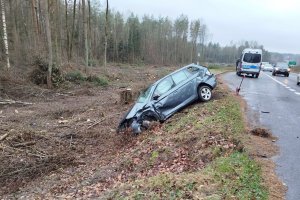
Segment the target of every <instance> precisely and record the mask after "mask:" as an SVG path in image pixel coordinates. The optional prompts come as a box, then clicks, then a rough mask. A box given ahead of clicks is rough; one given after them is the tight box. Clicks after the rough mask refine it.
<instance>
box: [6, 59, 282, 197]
mask: <svg viewBox="0 0 300 200" xmlns="http://www.w3.org/2000/svg"><path fill="white" fill-rule="evenodd" d="M78 68H79V69H80V71H81V72H84V70H83V69H82V68H80V67H78V66H76V67H74V66H71V65H68V66H66V67H65V70H66V71H68V70H74V69H78ZM174 69H176V67H156V66H147V67H143V68H141V67H138V66H137V67H128V66H110V67H108V68H107V69H105V70H104V69H102V68H92V69H89V71H88V73H90V74H101V75H104V76H106V77H107V78H108V79H109V82H110V84H109V86H107V87H95V86H94V85H93V84H90V83H82V84H79V85H76V84H66V85H63V86H61V87H60V88H58V89H54V90H48V89H46V88H45V87H43V86H36V85H34V84H32V83H30V81H28V80H27V79H26V76H24V77H20V76H17V77H18V78H17V79H16V76H15V74H10V75H2V76H0V91H1V93H0V100H1V99H13V100H19V101H22V102H27V103H32V105H24V104H10V105H0V123H1V126H0V138H1V137H3V136H5V135H6V137H5V138H4V139H3V140H2V141H0V151H1V152H0V160H1V163H0V182H1V185H0V196H2V198H4V199H11V198H20V197H25V198H29V199H30V198H32V199H37V198H41V197H42V198H44V199H47V198H53V197H54V196H55V197H57V198H59V197H61V198H70V199H72V198H74V197H77V198H78V197H83V196H85V197H86V198H88V197H89V196H88V195H91V196H90V197H93V195H95V196H97V195H99V194H101V193H102V192H105V191H106V190H107V189H108V188H110V187H111V186H112V185H114V184H115V183H116V181H123V182H124V181H125V182H126V176H127V173H130V171H131V168H132V167H133V166H132V163H129V162H126V159H125V160H124V158H126V154H125V155H124V154H123V153H124V152H125V153H126V152H130V149H134V148H131V147H133V146H137V145H141V144H142V145H145V146H147V140H146V136H145V135H140V136H139V137H135V136H133V135H132V134H130V133H125V134H117V133H116V127H117V125H118V122H119V121H120V119H121V118H122V116H123V115H124V113H125V112H126V111H127V110H128V109H129V108H130V106H131V104H121V101H120V95H119V94H120V91H121V90H122V89H124V88H131V89H132V90H133V91H134V93H135V94H136V95H137V94H138V91H140V90H141V89H143V88H145V87H146V86H147V85H149V84H150V83H152V82H153V81H155V80H157V79H158V78H160V77H162V76H163V75H165V74H167V73H168V72H170V71H173V70H174ZM12 77H13V78H12ZM222 95H227V93H226V94H225V93H224V92H222V91H220V92H218V93H216V94H215V97H214V98H216V99H218V98H222ZM181 115H185V113H182V114H181ZM172 120H176V118H175V119H171V120H170V122H168V123H172ZM159 129H160V124H155V125H154V126H153V127H152V130H151V131H150V132H149V133H148V134H160V131H159ZM211 137H214V138H217V137H218V134H216V133H214V135H212V136H211ZM249 137H251V138H253V141H252V142H249V143H248V144H247V146H248V145H249V147H248V148H249V149H250V151H251V152H252V155H253V157H255V158H256V159H257V160H258V161H261V163H262V164H263V165H264V166H265V167H263V172H264V174H265V182H266V185H267V186H268V187H269V188H270V192H271V193H272V195H271V196H270V197H272V198H271V199H276V198H277V197H278V199H283V194H284V187H283V186H282V184H281V182H280V181H279V180H278V179H277V177H276V175H275V174H274V164H273V163H272V161H270V160H269V159H268V158H270V157H271V156H273V155H274V154H276V152H277V150H276V148H274V145H273V144H272V140H271V139H270V138H272V137H266V138H262V137H257V136H254V135H251V134H249ZM160 142H161V144H163V142H162V141H157V145H160ZM195 142H196V141H195V139H193V138H190V140H189V141H188V142H187V143H186V144H182V146H178V148H177V150H178V152H175V155H177V157H174V158H169V157H168V155H169V154H168V153H167V151H166V154H165V155H166V157H165V160H156V161H155V162H157V163H156V164H157V166H158V167H159V166H160V165H159V162H164V163H166V165H168V167H167V168H168V169H170V170H172V169H174V170H177V169H176V167H177V163H184V167H185V168H184V169H182V170H189V169H190V170H195V169H194V164H195V163H193V162H191V161H190V160H189V159H188V156H187V152H188V149H189V148H191V147H192V146H193V145H194V143H195ZM206 143H207V144H208V145H209V143H210V140H209V139H208V140H207V141H206ZM169 145H172V144H169ZM149 148H152V147H149ZM166 149H167V146H166ZM257 149H259V152H257ZM141 150H143V148H141ZM144 150H145V151H147V149H144ZM148 150H149V149H148ZM150 150H151V149H150ZM130 153H131V154H135V152H130ZM160 153H163V152H160ZM147 155H148V154H145V153H143V151H140V152H136V159H134V163H133V164H135V165H138V163H139V162H140V161H141V158H142V157H143V156H147ZM152 156H154V157H155V155H152ZM210 159H211V158H210V157H209V156H208V157H203V159H202V160H203V166H204V165H205V160H207V162H209V161H210ZM148 160H149V159H148ZM150 160H151V159H150ZM150 164H151V163H150ZM161 167H162V168H163V167H164V166H161ZM139 170H140V174H135V175H134V176H139V175H141V176H142V175H144V174H145V173H149V175H150V174H155V170H161V169H153V170H152V171H149V169H139ZM133 178H134V177H133ZM90 185H93V190H92V191H93V193H92V192H91V191H89V186H90ZM69 194H70V195H69ZM273 197H274V198H273Z"/></svg>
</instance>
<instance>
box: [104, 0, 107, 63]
mask: <svg viewBox="0 0 300 200" xmlns="http://www.w3.org/2000/svg"><path fill="white" fill-rule="evenodd" d="M107 29H108V0H106V12H105V43H104V67H105V68H106V65H107V36H108V33H107Z"/></svg>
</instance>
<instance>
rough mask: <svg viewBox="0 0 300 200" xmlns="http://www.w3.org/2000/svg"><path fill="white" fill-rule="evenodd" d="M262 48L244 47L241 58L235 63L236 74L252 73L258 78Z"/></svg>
mask: <svg viewBox="0 0 300 200" xmlns="http://www.w3.org/2000/svg"><path fill="white" fill-rule="evenodd" d="M261 61H262V50H261V49H250V48H247V49H244V50H243V52H242V55H241V58H240V59H238V60H237V63H236V74H237V75H238V76H241V74H247V75H252V76H253V77H255V78H258V76H259V73H260V70H261Z"/></svg>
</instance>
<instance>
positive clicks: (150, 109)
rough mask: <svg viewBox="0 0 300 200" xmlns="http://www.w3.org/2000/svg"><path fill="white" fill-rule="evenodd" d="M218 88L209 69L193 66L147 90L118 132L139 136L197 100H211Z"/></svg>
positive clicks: (179, 71)
mask: <svg viewBox="0 0 300 200" xmlns="http://www.w3.org/2000/svg"><path fill="white" fill-rule="evenodd" d="M216 85H217V81H216V77H215V76H214V75H213V74H211V73H210V72H209V70H208V69H207V68H206V67H202V66H199V65H194V64H191V65H188V66H185V67H183V68H180V69H179V70H176V71H175V72H173V73H171V74H169V75H167V76H165V77H163V78H162V79H160V80H158V81H156V82H155V83H154V84H152V85H150V86H149V87H148V88H147V89H145V90H144V91H143V92H142V93H141V94H140V96H139V97H138V99H137V101H136V103H135V104H134V105H133V107H132V108H131V109H130V110H129V111H128V112H127V113H126V114H125V116H124V118H123V119H122V120H121V122H120V123H119V126H118V129H117V130H118V132H122V131H124V130H126V129H127V128H131V129H132V131H133V133H134V134H139V133H141V132H142V130H143V129H147V128H148V127H149V125H150V122H151V121H160V122H163V121H165V120H166V119H167V118H169V117H170V116H172V115H173V114H174V113H175V112H177V111H178V110H180V109H181V108H183V107H185V106H187V105H188V104H190V103H191V102H193V101H195V100H197V99H199V100H200V101H209V100H210V99H211V97H212V90H213V89H214V88H215V87H216Z"/></svg>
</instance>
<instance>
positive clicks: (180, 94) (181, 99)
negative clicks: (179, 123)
mask: <svg viewBox="0 0 300 200" xmlns="http://www.w3.org/2000/svg"><path fill="white" fill-rule="evenodd" d="M172 79H173V81H174V83H175V87H176V90H175V91H174V98H175V99H176V104H177V106H176V107H175V108H177V109H179V108H181V107H182V106H184V105H185V104H187V103H189V102H190V101H191V100H192V99H194V90H195V86H194V85H195V79H194V78H192V77H190V76H189V74H188V73H186V69H183V70H181V71H179V72H177V73H175V74H173V75H172Z"/></svg>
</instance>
